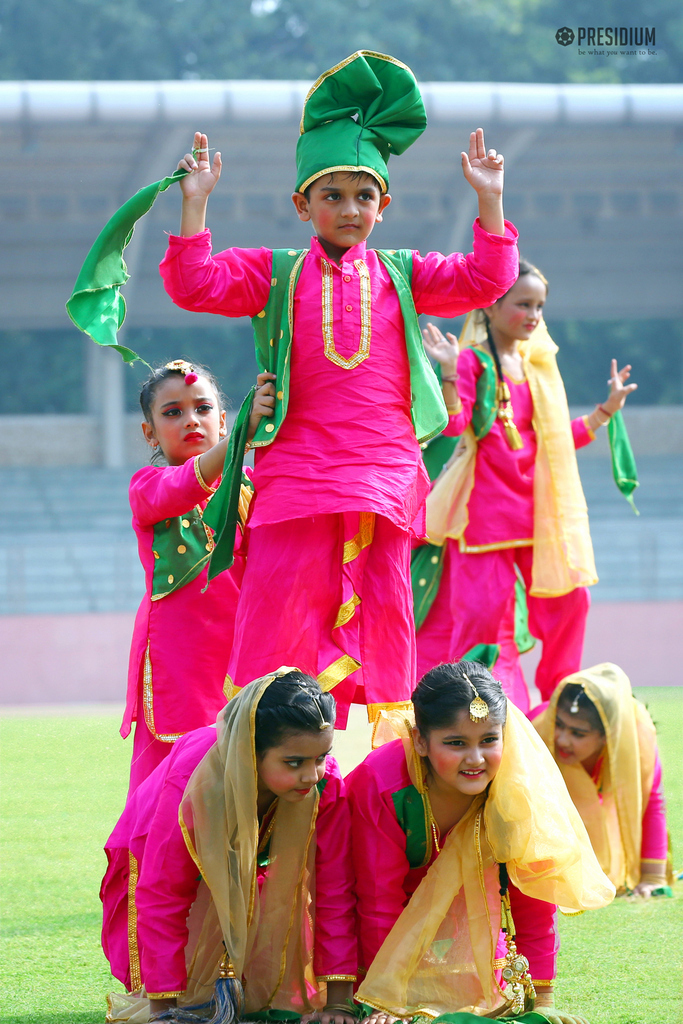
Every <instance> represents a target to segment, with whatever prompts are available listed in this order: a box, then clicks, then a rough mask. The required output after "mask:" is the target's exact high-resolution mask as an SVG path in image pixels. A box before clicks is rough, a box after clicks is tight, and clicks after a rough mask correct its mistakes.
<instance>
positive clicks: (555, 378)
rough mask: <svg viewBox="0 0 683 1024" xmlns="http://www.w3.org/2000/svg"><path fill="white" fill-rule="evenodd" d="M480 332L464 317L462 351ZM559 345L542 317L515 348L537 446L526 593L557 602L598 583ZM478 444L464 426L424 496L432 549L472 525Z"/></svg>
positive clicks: (474, 342)
mask: <svg viewBox="0 0 683 1024" xmlns="http://www.w3.org/2000/svg"><path fill="white" fill-rule="evenodd" d="M481 340H482V337H481V328H480V326H479V327H478V326H477V325H475V324H474V318H473V317H472V316H469V317H468V318H467V321H466V322H465V326H464V328H463V331H462V334H461V336H460V346H461V348H463V347H467V346H470V345H474V344H479V343H480V342H481ZM557 351H558V349H557V345H556V344H555V342H554V341H553V340H552V338H551V337H550V335H549V334H548V328H547V327H546V325H545V322H544V321H543V320H542V321H541V322H540V323H539V325H538V326H537V328H536V330H535V331H534V332H533V334H532V335H531V337H530V338H529V339H528V340H527V341H521V342H520V343H519V353H520V355H521V357H522V361H523V364H524V373H525V376H526V379H527V380H528V382H529V388H530V390H531V398H532V401H533V406H534V417H533V425H534V430H535V431H536V438H537V442H538V448H537V453H536V462H535V469H534V537H533V540H534V544H533V549H534V557H533V568H532V583H531V590H530V593H531V595H532V596H533V597H559V596H560V595H562V594H567V593H569V592H570V591H572V590H575V589H576V587H587V586H591V585H592V584H593V583H597V580H598V577H597V572H596V569H595V560H594V558H593V545H592V543H591V538H590V530H589V527H588V510H587V508H586V499H585V497H584V494H583V488H582V487H581V480H580V478H579V469H578V465H577V462H576V449H575V447H574V440H573V436H572V430H571V420H570V418H569V407H568V405H567V395H566V393H565V390H564V384H563V383H562V377H561V376H560V371H559V369H558V366H557V359H556V353H557ZM476 445H477V442H476V440H475V438H474V434H473V433H472V430H471V428H469V427H468V428H467V430H466V431H465V433H464V435H463V437H462V438H461V439H460V442H459V443H458V446H457V448H456V450H455V452H454V453H453V456H452V458H451V459H450V460H449V462H447V463H446V466H445V467H444V469H443V472H442V473H441V475H440V476H439V477H438V479H437V480H436V482H435V484H434V487H433V488H432V491H431V493H430V494H429V496H428V498H427V536H428V538H429V541H430V543H432V544H439V545H441V544H444V543H445V541H446V539H447V538H448V537H451V538H453V539H459V538H460V537H462V536H463V535H464V532H465V530H466V528H467V525H468V523H469V516H468V512H467V503H468V501H469V497H470V494H471V492H472V487H473V486H474V469H475V461H476Z"/></svg>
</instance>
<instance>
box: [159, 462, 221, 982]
mask: <svg viewBox="0 0 683 1024" xmlns="http://www.w3.org/2000/svg"><path fill="white" fill-rule="evenodd" d="M200 458H201V456H200V455H195V457H194V475H195V476H196V477H197V483H198V484H199V486H200V487H201V488H202V489H203V490H205V491H206V493H207V494H215V493H216V488H215V487H210V486H209V484H207V482H206V480H205V479H204V477H203V476H202V471H201V469H200V468H199V460H200ZM159 998H161V996H160V997H159Z"/></svg>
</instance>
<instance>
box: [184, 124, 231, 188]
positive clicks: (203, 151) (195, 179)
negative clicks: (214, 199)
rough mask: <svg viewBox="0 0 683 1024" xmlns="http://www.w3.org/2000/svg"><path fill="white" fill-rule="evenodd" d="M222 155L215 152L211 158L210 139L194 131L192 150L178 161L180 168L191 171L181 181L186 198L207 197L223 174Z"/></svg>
mask: <svg viewBox="0 0 683 1024" xmlns="http://www.w3.org/2000/svg"><path fill="white" fill-rule="evenodd" d="M221 166H222V164H221V155H220V153H214V157H213V161H210V160H209V139H208V136H207V135H202V133H201V132H195V133H194V142H193V143H192V152H191V153H186V154H185V156H184V157H183V158H182V160H180V161H179V162H178V170H179V171H180V170H184V171H189V172H190V173H189V174H186V175H185V177H184V178H182V179H181V181H180V188H181V190H182V193H183V196H184V197H185V199H206V198H207V197H208V196H209V195H210V194H211V192H212V191H213V189H214V187H215V185H216V183H217V182H218V179H219V178H220V176H221Z"/></svg>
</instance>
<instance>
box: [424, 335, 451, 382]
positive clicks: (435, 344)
mask: <svg viewBox="0 0 683 1024" xmlns="http://www.w3.org/2000/svg"><path fill="white" fill-rule="evenodd" d="M422 339H423V341H424V347H425V351H426V352H427V355H429V356H431V357H432V359H434V360H435V361H436V362H437V363H440V365H441V367H442V369H443V370H445V372H446V376H450V377H452V376H454V375H455V372H456V370H457V367H458V351H459V350H458V339H457V338H456V336H455V335H454V334H450V333H447V334H446V335H443V334H442V333H441V331H440V330H439V328H438V327H435V326H434V324H427V326H426V327H425V329H424V330H423V331H422Z"/></svg>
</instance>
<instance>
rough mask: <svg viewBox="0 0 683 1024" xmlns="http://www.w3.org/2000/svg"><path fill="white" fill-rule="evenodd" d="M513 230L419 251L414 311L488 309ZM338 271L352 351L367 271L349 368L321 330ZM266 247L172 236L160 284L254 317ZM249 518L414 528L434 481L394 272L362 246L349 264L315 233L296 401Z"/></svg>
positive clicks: (513, 252)
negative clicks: (364, 317) (416, 410)
mask: <svg viewBox="0 0 683 1024" xmlns="http://www.w3.org/2000/svg"><path fill="white" fill-rule="evenodd" d="M516 238H517V233H516V231H515V229H514V228H513V227H512V225H508V226H507V231H506V235H505V236H504V237H501V236H499V235H491V234H489V233H488V232H486V231H484V230H483V229H482V228H481V227H480V226H479V223H478V221H477V222H475V225H474V250H473V252H471V253H469V254H468V255H467V256H464V255H462V254H461V253H453V254H451V255H450V256H442V255H441V254H440V253H427V255H426V256H421V255H420V254H419V253H418V252H414V253H413V278H412V291H413V297H414V299H415V306H416V308H417V311H418V313H428V314H430V315H432V316H458V315H459V314H460V313H465V312H467V311H468V310H470V309H472V308H474V307H475V306H489V305H491V303H492V302H494V301H495V300H496V299H497V298H498V297H499V296H500V295H502V294H503V293H504V292H505V291H506V290H507V289H508V288H509V287H510V286H511V285H512V284H513V283H514V280H515V278H516V274H517V248H516ZM323 260H324V261H325V262H326V263H327V264H328V265H329V267H330V268H331V272H332V312H333V322H332V333H333V337H334V344H335V348H336V350H337V352H338V353H339V354H340V355H342V356H344V357H345V358H348V357H349V356H351V355H353V353H355V352H356V350H357V349H358V346H359V341H360V336H361V291H360V288H361V285H360V282H361V271H360V270H359V267H358V266H357V265H356V261H358V262H361V263H362V264H364V266H365V268H367V272H368V274H369V277H370V292H371V309H370V328H371V336H370V353H369V356H368V358H367V359H366V360H365V361H364V362H362V363H360V365H359V366H357V367H356V368H355V369H353V370H347V369H344V368H343V367H340V366H337V365H336V364H335V363H333V362H331V361H330V359H328V358H326V356H325V354H324V353H325V345H324V341H323V333H322V320H323V308H322V269H321V267H322V261H323ZM271 268H272V253H271V250H269V249H227V250H225V251H224V252H220V253H217V254H216V255H215V256H212V254H211V236H210V234H209V232H208V230H207V231H204V232H202V233H201V234H199V235H194V236H193V237H191V238H180V237H177V236H174V235H171V237H170V238H169V246H168V250H167V253H166V256H165V257H164V260H163V262H162V263H161V274H162V277H163V279H164V285H165V287H166V290H167V291H168V293H169V295H170V296H171V298H172V299H173V301H174V302H175V303H176V304H177V305H179V306H182V308H183V309H191V310H194V311H196V312H209V313H220V314H222V315H223V316H233V317H236V316H250V317H252V316H255V315H256V314H257V313H258V312H260V311H261V310H262V309H263V308H264V306H265V305H266V302H267V300H268V293H269V290H270V281H271ZM254 488H255V492H256V494H255V499H254V509H253V512H252V521H251V526H252V527H256V526H260V525H262V524H264V523H275V522H281V521H283V520H285V519H295V518H298V517H300V516H311V515H317V514H324V513H338V512H344V511H355V512H360V511H371V512H376V513H377V514H379V515H383V516H386V517H387V518H389V519H391V520H392V522H394V523H395V524H396V525H397V526H399V527H400V528H401V529H404V530H408V529H410V527H411V525H412V523H413V521H414V519H415V517H416V515H418V513H421V512H422V505H423V502H424V498H425V496H426V493H427V489H428V481H427V477H426V473H425V470H424V467H423V465H422V459H421V456H420V448H419V445H418V443H417V440H416V438H415V433H414V431H413V428H412V423H411V417H410V375H409V368H408V358H407V353H406V346H405V339H404V328H403V318H402V316H401V311H400V307H399V301H398V295H397V293H396V290H395V288H394V285H393V283H392V281H391V278H390V277H389V273H388V271H387V269H386V267H385V266H384V264H383V263H382V262H381V260H380V259H379V257H378V256H377V254H376V252H375V251H374V250H373V249H367V248H366V246H365V243H364V242H362V243H360V244H359V245H355V246H353V247H352V248H350V249H348V250H347V251H346V252H345V253H344V255H343V256H342V259H341V264H337V263H335V262H334V261H333V260H329V259H328V257H326V255H325V252H324V250H323V248H322V246H321V245H320V243H319V242H318V240H317V238H312V239H311V249H310V252H309V253H308V255H307V256H306V257H305V259H304V262H303V265H302V268H301V275H300V277H299V280H298V282H297V286H296V292H295V298H294V329H293V335H292V366H291V376H290V392H289V405H288V409H287V415H286V417H285V419H284V422H283V424H282V426H281V428H280V430H279V432H278V434H277V436H276V438H275V440H274V441H273V443H272V444H271V445H268V446H267V447H265V448H261V449H260V450H258V451H257V461H256V465H255V471H254Z"/></svg>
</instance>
